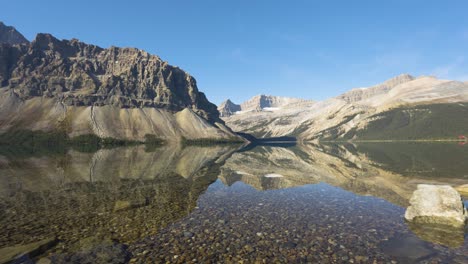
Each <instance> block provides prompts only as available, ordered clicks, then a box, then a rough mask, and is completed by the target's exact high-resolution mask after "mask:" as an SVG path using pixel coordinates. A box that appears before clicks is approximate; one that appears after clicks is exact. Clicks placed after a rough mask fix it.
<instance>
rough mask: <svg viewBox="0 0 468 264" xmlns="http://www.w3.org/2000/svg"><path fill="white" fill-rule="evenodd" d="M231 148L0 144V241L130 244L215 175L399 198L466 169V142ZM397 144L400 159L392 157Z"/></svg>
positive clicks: (66, 248) (266, 185)
mask: <svg viewBox="0 0 468 264" xmlns="http://www.w3.org/2000/svg"><path fill="white" fill-rule="evenodd" d="M419 148H422V149H423V150H424V151H418V149H419ZM236 150H237V149H236V147H233V146H224V145H223V146H210V147H198V146H189V147H181V146H170V145H168V146H163V147H159V148H156V149H154V150H152V151H148V150H147V149H145V147H144V146H136V147H125V148H115V149H101V150H98V151H97V152H94V153H85V152H79V151H76V150H64V151H61V152H58V153H53V154H50V153H49V154H44V153H40V154H39V155H30V156H28V155H25V154H24V153H21V155H15V154H14V152H4V151H3V152H0V153H2V155H1V156H0V175H1V177H0V197H1V199H0V214H1V215H2V218H1V219H0V228H1V230H2V233H1V235H0V248H3V247H7V246H12V245H17V244H27V243H31V242H35V241H39V240H44V239H48V238H57V239H58V243H59V244H58V245H57V246H55V247H54V248H53V249H51V250H50V252H49V253H48V254H51V255H54V254H65V253H67V252H70V251H80V250H83V249H84V248H93V247H95V246H96V245H100V244H103V243H104V244H105V243H109V241H111V242H110V243H113V244H115V243H117V244H128V243H132V242H134V241H136V240H138V239H140V238H143V237H148V236H151V235H154V234H156V233H157V232H158V231H159V230H161V229H162V228H164V227H166V226H167V225H169V224H171V223H174V222H175V221H177V220H178V219H181V218H183V217H185V216H187V215H188V214H189V213H190V212H191V211H192V210H193V209H194V208H195V207H196V205H197V200H198V198H199V196H200V195H201V194H202V193H203V192H205V190H206V189H207V188H208V186H209V185H210V184H211V183H213V182H214V181H216V179H218V178H219V179H221V181H222V182H223V183H224V184H225V185H232V184H234V183H235V182H238V181H242V182H244V183H245V184H248V185H250V186H252V187H254V188H256V189H257V190H271V189H282V188H289V187H295V186H302V185H306V184H316V183H321V182H323V183H327V184H329V185H333V186H336V187H340V188H342V189H344V190H347V191H350V192H353V193H355V194H358V195H371V196H375V197H379V198H383V199H385V200H387V201H389V202H391V203H393V204H396V205H399V206H403V207H406V206H407V205H408V201H409V198H410V197H411V194H412V192H413V191H414V190H415V189H416V185H417V184H418V183H444V184H451V185H458V184H463V183H466V179H465V176H464V175H465V173H466V172H467V171H468V167H467V166H468V165H467V163H463V164H458V163H457V165H453V164H451V163H450V162H449V161H450V160H451V159H452V160H461V159H463V160H467V158H468V147H464V146H458V145H448V144H437V145H431V146H428V145H405V144H400V145H390V144H384V145H377V144H376V145H372V144H370V143H369V144H361V145H352V144H343V145H337V144H322V145H312V144H310V145H298V146H292V147H291V146H290V147H285V148H283V147H277V146H275V147H272V146H257V147H255V148H253V149H250V148H249V149H247V150H245V151H243V150H237V151H236ZM429 151H430V152H432V153H434V152H439V153H443V156H444V160H445V161H440V162H435V161H434V160H433V159H432V158H431V157H433V156H431V155H428V154H427V152H429ZM402 153H404V155H406V156H404V157H405V158H404V159H405V160H406V159H410V160H406V161H405V160H401V159H402V158H401V156H402V155H403V154H402ZM429 168H430V170H429ZM412 229H414V230H416V229H417V228H416V227H412ZM415 233H417V232H415ZM426 234H427V232H426ZM422 236H425V237H430V236H428V235H422ZM461 237H462V238H463V235H461Z"/></svg>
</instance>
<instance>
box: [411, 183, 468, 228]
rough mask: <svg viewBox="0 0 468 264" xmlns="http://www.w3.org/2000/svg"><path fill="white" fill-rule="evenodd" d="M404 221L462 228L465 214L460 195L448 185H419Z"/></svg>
mask: <svg viewBox="0 0 468 264" xmlns="http://www.w3.org/2000/svg"><path fill="white" fill-rule="evenodd" d="M410 204H411V205H410V206H409V207H408V208H407V209H406V213H405V219H406V220H408V221H411V222H416V223H422V224H424V223H428V224H442V225H448V226H453V227H463V226H464V225H465V222H466V218H467V214H466V210H465V208H464V205H463V202H462V199H461V197H460V194H459V193H458V192H457V191H456V190H455V189H454V188H453V187H451V186H448V185H441V186H437V185H428V184H419V185H418V189H417V190H416V191H415V192H414V193H413V196H412V197H411V199H410Z"/></svg>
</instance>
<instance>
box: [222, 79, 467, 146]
mask: <svg viewBox="0 0 468 264" xmlns="http://www.w3.org/2000/svg"><path fill="white" fill-rule="evenodd" d="M466 102H468V85H467V83H466V82H465V83H464V82H457V81H449V80H440V79H437V78H435V77H427V76H422V77H418V78H415V77H412V76H410V75H407V74H405V75H400V76H397V77H395V78H392V79H390V80H388V81H386V82H384V83H382V84H379V85H376V86H373V87H368V88H359V89H353V90H351V91H349V92H347V93H344V94H342V95H340V96H337V97H335V98H330V99H327V100H325V101H321V102H307V101H306V102H302V103H298V104H294V105H290V107H288V108H286V109H281V110H278V111H274V112H249V114H248V115H247V114H243V113H242V112H240V113H239V112H238V114H236V115H232V116H228V117H223V119H224V120H225V121H226V123H227V124H228V125H229V126H230V127H231V128H232V129H233V130H235V131H241V132H247V133H252V134H254V135H255V136H257V137H271V136H275V137H276V136H297V137H299V138H300V139H302V140H317V139H333V140H349V139H434V138H454V137H456V136H457V135H459V134H468V125H467V124H468V122H466V121H468V117H467V115H466V114H464V113H465V112H466V111H467V107H468V104H465V103H466Z"/></svg>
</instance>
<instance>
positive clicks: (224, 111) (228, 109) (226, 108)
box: [218, 99, 241, 117]
mask: <svg viewBox="0 0 468 264" xmlns="http://www.w3.org/2000/svg"><path fill="white" fill-rule="evenodd" d="M240 110H241V107H240V105H237V104H235V103H233V102H232V101H231V100H229V99H227V100H226V101H224V102H222V103H221V104H220V105H219V107H218V111H219V114H220V115H221V116H222V117H223V116H231V115H233V114H235V113H236V112H237V111H240Z"/></svg>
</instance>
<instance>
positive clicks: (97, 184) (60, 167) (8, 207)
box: [0, 146, 234, 253]
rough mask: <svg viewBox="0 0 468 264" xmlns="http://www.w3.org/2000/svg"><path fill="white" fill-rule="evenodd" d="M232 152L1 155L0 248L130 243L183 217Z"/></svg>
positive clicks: (141, 150)
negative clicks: (53, 240)
mask: <svg viewBox="0 0 468 264" xmlns="http://www.w3.org/2000/svg"><path fill="white" fill-rule="evenodd" d="M233 150H234V149H233V148H231V147H225V146H224V147H210V148H204V147H187V148H181V147H179V146H175V147H174V146H164V147H161V148H157V149H156V150H154V151H153V152H147V151H145V148H144V147H143V146H138V147H131V148H116V149H102V150H99V151H97V152H95V153H81V152H77V151H74V150H70V151H68V152H66V154H63V155H52V156H40V157H37V156H36V157H22V158H13V157H2V158H1V160H0V175H1V178H0V195H1V200H0V201H1V203H0V214H1V215H2V218H1V219H0V229H1V230H2V233H1V235H0V247H6V246H10V245H16V244H27V243H31V242H34V241H38V240H43V239H47V238H51V237H56V238H57V239H58V240H59V241H60V243H59V245H58V246H56V247H55V248H54V249H53V250H55V251H56V252H51V253H61V252H62V251H64V252H67V251H69V250H70V251H72V250H80V249H81V248H83V247H89V246H91V247H92V246H95V245H89V244H90V243H92V244H102V243H104V241H114V242H115V241H117V242H118V243H129V242H132V241H134V240H136V239H138V238H140V237H143V236H149V235H152V234H154V233H156V232H157V231H158V230H159V229H160V228H163V227H165V226H167V225H168V224H170V223H172V222H174V221H176V220H177V219H180V218H182V217H184V216H186V215H187V214H188V213H190V211H191V210H193V209H194V208H195V206H196V202H197V199H198V197H199V195H200V194H201V193H203V192H204V191H205V190H206V188H207V187H208V186H209V185H210V184H211V183H212V182H214V181H215V180H216V178H217V175H218V174H219V168H220V166H221V165H222V164H223V162H224V161H223V156H224V155H228V154H229V153H230V152H232V151H233Z"/></svg>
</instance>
